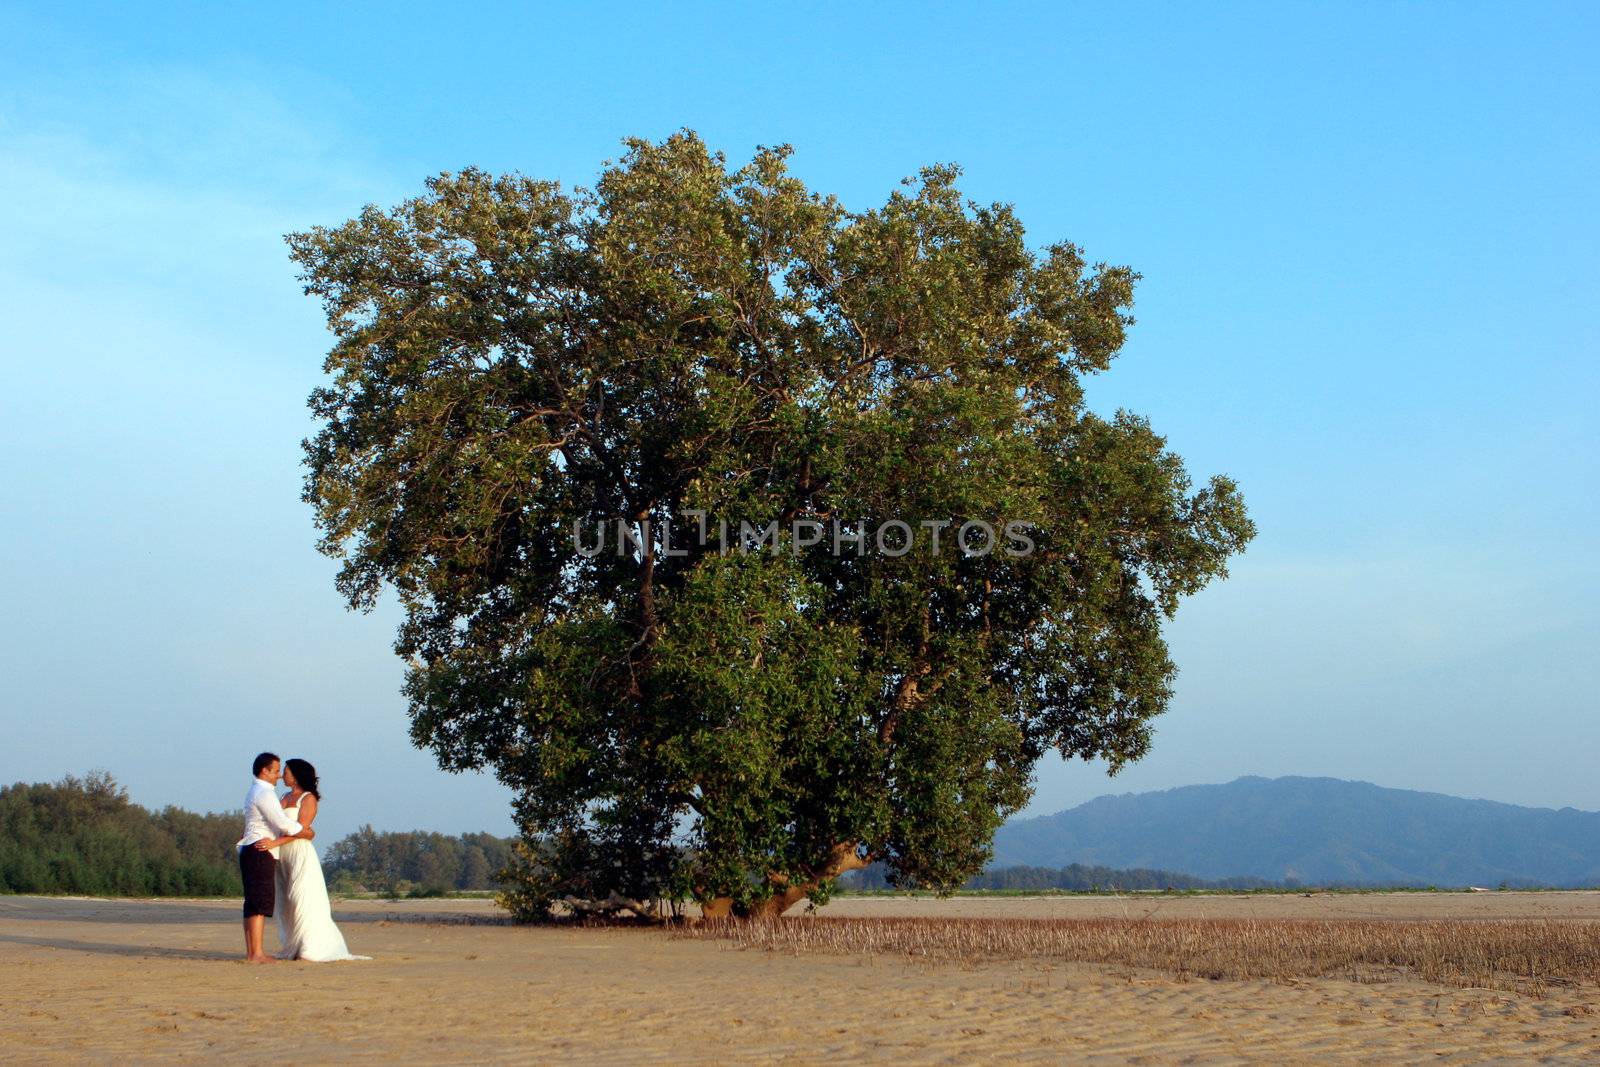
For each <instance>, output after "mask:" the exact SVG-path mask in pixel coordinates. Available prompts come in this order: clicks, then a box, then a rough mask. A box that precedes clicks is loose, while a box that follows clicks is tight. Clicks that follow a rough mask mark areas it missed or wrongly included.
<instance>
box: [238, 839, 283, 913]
mask: <svg viewBox="0 0 1600 1067" xmlns="http://www.w3.org/2000/svg"><path fill="white" fill-rule="evenodd" d="M277 870H278V861H277V860H275V859H273V858H272V853H270V852H262V851H261V850H260V849H259V848H256V846H255V845H254V844H253V843H252V844H249V845H246V846H244V848H242V849H240V850H239V873H240V874H241V875H243V876H244V916H245V918H247V919H248V918H249V917H250V916H252V915H265V916H267V917H268V918H271V917H272V904H273V901H274V899H275V898H276V897H277V895H278V888H277V886H276V885H275V884H274V881H275V877H276V875H277Z"/></svg>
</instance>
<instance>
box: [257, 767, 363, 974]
mask: <svg viewBox="0 0 1600 1067" xmlns="http://www.w3.org/2000/svg"><path fill="white" fill-rule="evenodd" d="M283 784H284V785H287V786H288V787H289V795H288V796H286V797H284V798H283V810H284V812H285V813H286V814H287V815H288V816H289V818H291V819H293V820H294V821H295V822H297V823H299V824H300V826H301V827H302V829H301V833H304V832H305V831H306V830H309V829H311V823H312V822H313V821H314V820H315V819H316V817H317V804H318V803H319V802H320V801H321V800H322V794H321V793H320V792H318V791H317V769H316V768H315V767H313V766H311V764H309V763H307V762H306V761H305V760H303V759H292V760H286V761H285V762H284V765H283ZM277 888H278V908H277V910H278V940H280V941H281V942H283V948H282V950H281V951H280V952H279V953H278V958H279V959H286V960H309V961H311V962H312V963H330V962H332V961H334V960H369V959H371V958H372V957H371V956H352V955H351V954H350V950H349V949H348V948H346V947H345V943H344V935H343V934H341V933H340V932H339V927H338V926H336V925H335V924H334V921H333V908H332V906H331V905H330V904H329V903H328V884H327V882H325V881H323V878H322V861H321V860H319V859H317V850H316V848H315V847H314V846H313V845H312V844H311V842H310V841H309V840H308V839H307V838H304V837H292V838H289V839H288V840H287V841H285V842H284V843H283V845H282V846H281V847H280V848H279V849H278V868H277Z"/></svg>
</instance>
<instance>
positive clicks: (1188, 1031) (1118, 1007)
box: [0, 893, 1600, 1064]
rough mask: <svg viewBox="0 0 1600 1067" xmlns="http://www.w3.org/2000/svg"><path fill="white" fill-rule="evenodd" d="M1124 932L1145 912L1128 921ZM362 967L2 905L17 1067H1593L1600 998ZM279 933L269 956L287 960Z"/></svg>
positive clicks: (194, 932)
mask: <svg viewBox="0 0 1600 1067" xmlns="http://www.w3.org/2000/svg"><path fill="white" fill-rule="evenodd" d="M1124 909H1131V910H1124ZM829 911H830V912H832V913H836V914H845V913H848V914H896V915H902V914H922V915H928V914H933V915H951V914H984V915H1006V916H1023V915H1046V916H1062V917H1066V916H1073V915H1085V916H1087V915H1124V914H1129V915H1141V914H1147V913H1153V914H1159V915H1162V916H1166V917H1176V916H1185V915H1206V916H1213V917H1226V916H1234V915H1239V916H1245V915H1251V916H1262V917H1268V916H1346V917H1358V916H1359V917H1373V916H1377V917H1389V918H1434V917H1456V918H1459V917H1464V916H1481V917H1484V918H1494V917H1541V916H1551V917H1564V918H1570V919H1580V920H1584V919H1587V920H1594V921H1600V895H1597V894H1580V893H1562V894H1548V893H1540V894H1522V893H1495V894H1479V895H1457V894H1449V895H1445V894H1439V895H1424V894H1386V895H1360V896H1345V895H1322V896H1310V897H1295V896H1271V897H1267V896H1251V897H1187V898H1170V897H1162V898H1140V897H1137V896H1135V897H1131V898H1126V897H1125V898H1084V897H1071V898H1033V899H1028V898H1000V899H994V898H990V899H961V900H954V901H943V902H940V901H928V900H907V899H904V898H898V899H882V898H849V899H846V900H842V901H839V902H837V903H836V904H835V905H832V906H830V908H829ZM335 914H336V917H337V918H338V919H339V921H340V923H341V924H342V925H343V927H344V930H345V934H346V937H347V939H348V940H349V942H350V946H351V950H352V951H354V952H358V953H366V954H370V955H372V956H374V957H376V959H374V960H373V961H371V962H369V963H339V964H323V965H316V964H291V963H285V964H279V965H277V966H272V967H249V966H246V965H244V964H242V963H237V962H234V957H235V956H236V954H237V953H238V951H239V944H238V942H239V941H240V934H239V924H238V907H237V905H236V904H231V903H226V902H217V901H104V900H82V899H61V898H30V897H0V975H3V979H0V1061H4V1062H6V1063H8V1064H10V1063H39V1062H118V1063H154V1062H163V1063H164V1062H171V1061H175V1060H195V1061H202V1062H212V1061H220V1060H224V1059H225V1060H227V1061H228V1062H232V1063H267V1062H269V1061H274V1060H277V1061H292V1062H314V1061H318V1060H323V1061H329V1060H331V1061H335V1062H376V1061H388V1062H407V1061H413V1060H425V1061H431V1062H434V1063H513V1062H515V1063H537V1062H573V1061H579V1062H606V1063H619V1064H621V1063H626V1064H633V1063H652V1062H657V1063H667V1062H670V1063H689V1062H696V1063H699V1062H712V1063H743V1062H774V1061H776V1062H791V1063H817V1062H823V1061H837V1060H839V1059H841V1058H846V1057H848V1058H852V1059H855V1058H864V1059H867V1060H873V1061H876V1060H894V1061H896V1062H905V1063H973V1062H982V1061H990V1062H993V1061H1006V1062H1038V1063H1061V1062H1070V1063H1090V1064H1092V1063H1137V1064H1172V1063H1229V1062H1259V1063H1307V1062H1358V1061H1359V1062H1364V1063H1383V1064H1389V1063H1424V1062H1426V1063H1452V1064H1454V1063H1473V1064H1481V1063H1495V1062H1504V1063H1529V1062H1590V1063H1592V1062H1597V1061H1600V990H1595V989H1592V988H1591V989H1559V990H1556V991H1554V992H1552V993H1551V994H1550V995H1548V996H1546V997H1544V998H1542V999H1535V998H1533V997H1528V996H1519V995H1513V994H1507V993H1499V992H1491V991H1487V990H1474V989H1451V988H1445V987H1440V986H1433V985H1428V984H1424V983H1420V982H1412V981H1394V982H1385V983H1377V984H1366V985H1363V984H1356V983H1353V982H1348V981H1342V980H1317V981H1298V982H1292V983H1272V982H1255V981H1251V982H1226V981H1224V982H1207V981H1188V982H1184V981H1179V980H1177V979H1175V978H1173V977H1170V976H1165V975H1161V974H1156V973H1149V972H1136V971H1132V970H1127V969H1117V968H1095V967H1089V966H1085V965H1079V964H1065V963H1053V962H1048V961H1032V962H1027V963H1017V962H1010V963H988V964H981V965H977V966H962V965H958V964H947V963H929V962H915V961H908V960H902V959H888V958H858V957H834V956H812V955H808V956H787V955H779V954H775V953H770V952H764V951H751V950H741V949H736V948H731V947H728V946H726V945H723V944H718V943H710V942H699V941H689V940H681V939H675V938H672V937H671V936H669V935H667V934H664V933H661V932H657V931H648V930H616V929H610V930H569V929H549V928H518V927H509V926H501V925H489V924H485V923H483V922H481V921H479V922H477V923H476V924H474V923H472V922H467V921H463V920H485V919H492V918H493V917H494V912H493V908H492V906H491V905H489V904H488V903H487V902H478V901H464V902H463V901H418V902H406V903H387V902H378V901H373V902H341V903H338V904H337V905H336V909H335ZM273 940H274V939H273V936H272V935H270V934H269V937H268V942H269V945H270V944H272V943H273Z"/></svg>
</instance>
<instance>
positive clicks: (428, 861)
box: [323, 826, 515, 896]
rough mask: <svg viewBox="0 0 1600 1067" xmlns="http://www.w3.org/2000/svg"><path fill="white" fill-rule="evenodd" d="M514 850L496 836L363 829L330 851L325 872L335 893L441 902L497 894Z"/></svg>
mask: <svg viewBox="0 0 1600 1067" xmlns="http://www.w3.org/2000/svg"><path fill="white" fill-rule="evenodd" d="M514 844H515V842H513V841H510V840H508V839H506V838H503V837H495V836H494V835H492V834H462V835H461V836H459V837H449V836H447V835H445V834H436V833H429V832H427V831H425V830H416V831H412V832H409V833H378V832H377V831H375V830H373V829H372V827H371V826H363V827H362V828H361V829H359V830H357V831H356V832H355V833H353V834H350V835H348V836H346V837H342V838H340V839H339V840H338V841H336V842H334V843H333V844H332V845H331V846H329V848H328V851H327V855H326V856H325V857H324V858H323V871H324V873H325V874H326V876H327V878H328V886H329V888H330V889H332V890H333V891H334V892H336V893H357V892H371V893H392V894H395V895H410V896H440V895H443V894H445V893H450V892H456V891H462V890H474V889H478V890H484V889H498V888H500V884H501V883H500V879H499V876H498V872H500V871H501V870H502V869H503V868H505V867H506V866H507V865H508V864H509V863H510V862H511V859H512V846H513V845H514Z"/></svg>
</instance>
